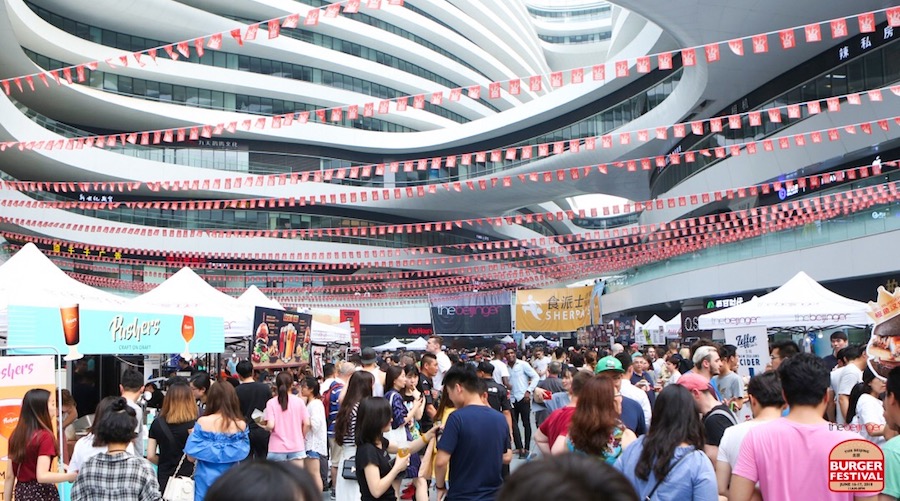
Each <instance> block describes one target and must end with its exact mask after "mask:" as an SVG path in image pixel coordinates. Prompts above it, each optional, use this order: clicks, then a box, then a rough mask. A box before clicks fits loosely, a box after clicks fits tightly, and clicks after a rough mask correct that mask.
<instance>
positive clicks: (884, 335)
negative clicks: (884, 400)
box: [866, 286, 900, 380]
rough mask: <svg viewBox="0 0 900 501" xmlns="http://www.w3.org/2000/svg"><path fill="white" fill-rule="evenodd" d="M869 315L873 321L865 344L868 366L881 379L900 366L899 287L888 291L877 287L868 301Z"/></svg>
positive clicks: (884, 378) (882, 287)
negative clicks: (873, 299)
mask: <svg viewBox="0 0 900 501" xmlns="http://www.w3.org/2000/svg"><path fill="white" fill-rule="evenodd" d="M868 314H869V317H870V318H871V319H872V320H873V321H874V322H875V326H874V327H873V328H872V335H871V336H870V338H869V343H868V345H867V346H866V354H867V355H868V360H869V367H870V368H871V369H872V372H874V373H875V374H877V375H878V377H879V378H881V379H882V380H886V379H887V376H888V373H889V372H891V369H893V368H894V367H898V366H900V287H897V288H895V289H894V292H888V290H887V289H885V288H884V286H879V287H878V296H877V298H876V300H875V301H869V312H868Z"/></svg>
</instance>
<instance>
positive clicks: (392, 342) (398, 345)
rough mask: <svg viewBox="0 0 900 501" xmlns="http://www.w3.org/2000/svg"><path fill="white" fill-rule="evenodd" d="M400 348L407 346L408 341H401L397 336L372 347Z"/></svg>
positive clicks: (384, 349) (378, 349) (387, 349)
mask: <svg viewBox="0 0 900 501" xmlns="http://www.w3.org/2000/svg"><path fill="white" fill-rule="evenodd" d="M400 348H406V343H401V342H400V341H399V340H398V339H397V338H391V340H390V341H388V342H387V343H384V344H382V345H378V346H375V347H373V348H372V349H373V350H375V351H396V350H399V349H400Z"/></svg>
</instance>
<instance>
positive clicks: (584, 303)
mask: <svg viewBox="0 0 900 501" xmlns="http://www.w3.org/2000/svg"><path fill="white" fill-rule="evenodd" d="M593 290H594V288H593V287H591V286H587V287H572V288H562V289H523V290H519V291H516V330H518V331H522V332H572V331H576V330H578V329H579V328H580V327H584V326H585V325H589V324H590V323H591V314H590V305H591V294H592V292H593Z"/></svg>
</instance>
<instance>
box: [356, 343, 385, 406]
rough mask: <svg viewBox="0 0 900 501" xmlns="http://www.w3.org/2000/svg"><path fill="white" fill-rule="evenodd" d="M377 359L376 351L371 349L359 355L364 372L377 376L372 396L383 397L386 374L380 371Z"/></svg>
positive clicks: (367, 348)
mask: <svg viewBox="0 0 900 501" xmlns="http://www.w3.org/2000/svg"><path fill="white" fill-rule="evenodd" d="M377 358H378V356H377V355H376V354H375V350H374V349H372V348H369V347H366V348H363V349H362V351H361V352H360V353H359V359H360V363H361V364H362V370H364V371H366V372H370V373H371V374H372V375H373V376H375V385H374V386H373V387H372V396H373V397H383V396H384V376H385V373H384V372H382V370H381V369H379V368H378V365H377V364H376V363H375V362H376V361H377Z"/></svg>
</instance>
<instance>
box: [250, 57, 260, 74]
mask: <svg viewBox="0 0 900 501" xmlns="http://www.w3.org/2000/svg"><path fill="white" fill-rule="evenodd" d="M250 72H251V73H259V58H258V57H251V58H250Z"/></svg>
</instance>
